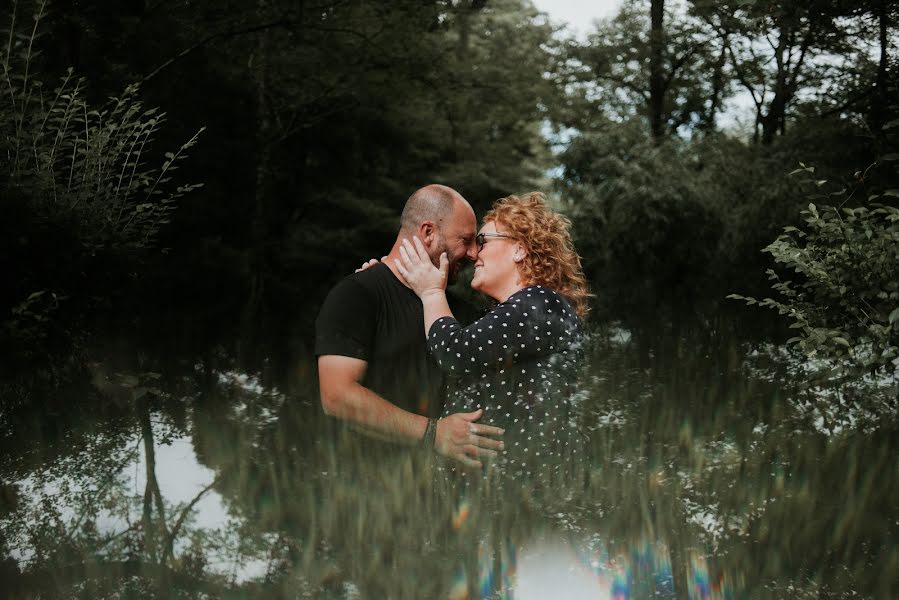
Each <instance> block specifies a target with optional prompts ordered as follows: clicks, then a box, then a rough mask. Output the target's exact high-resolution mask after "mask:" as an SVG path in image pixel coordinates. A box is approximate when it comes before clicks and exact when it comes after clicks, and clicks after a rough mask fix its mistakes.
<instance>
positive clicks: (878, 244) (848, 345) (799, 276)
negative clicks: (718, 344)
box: [729, 157, 899, 375]
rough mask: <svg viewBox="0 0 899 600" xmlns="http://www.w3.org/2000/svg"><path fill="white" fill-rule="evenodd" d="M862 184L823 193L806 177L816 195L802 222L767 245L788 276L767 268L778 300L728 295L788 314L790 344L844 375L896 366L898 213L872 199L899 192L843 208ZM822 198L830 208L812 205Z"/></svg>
mask: <svg viewBox="0 0 899 600" xmlns="http://www.w3.org/2000/svg"><path fill="white" fill-rule="evenodd" d="M885 158H886V157H885ZM874 166H875V165H872V167H871V168H873V167H874ZM869 170H870V168H869ZM794 173H798V174H803V175H809V176H814V174H815V169H814V167H807V166H805V165H802V166H801V168H800V169H798V170H797V171H795V172H794ZM863 181H864V175H863V174H859V181H858V182H857V184H856V186H854V187H853V188H848V189H847V188H843V189H839V190H837V191H833V192H830V193H825V192H823V191H822V190H826V189H827V186H828V182H827V181H826V180H821V179H819V180H815V179H811V180H809V181H808V183H809V184H811V186H812V187H813V190H814V191H812V192H811V193H810V194H809V195H808V199H809V200H812V202H810V203H809V204H808V208H807V209H806V210H804V211H802V216H803V220H804V223H805V224H804V225H803V226H801V227H794V226H788V227H785V228H784V233H783V234H782V235H780V236H779V237H778V238H777V239H776V240H775V241H774V242H772V243H771V244H769V245H768V246H767V247H766V248H765V252H767V253H768V254H770V255H771V256H772V258H773V259H774V261H775V262H776V263H777V264H778V265H781V266H782V267H783V270H784V271H792V273H793V275H792V276H791V278H790V279H786V275H781V274H778V273H777V272H776V271H774V270H769V271H768V274H769V278H770V279H771V281H772V282H773V284H772V288H773V289H774V291H776V292H777V293H778V298H764V299H762V300H758V299H756V298H753V297H744V296H741V295H739V294H731V295H730V296H729V297H730V298H734V299H738V300H744V301H746V303H747V304H758V305H760V306H764V307H767V308H771V309H774V310H777V311H778V312H779V313H780V314H782V315H786V316H787V317H789V318H790V319H791V321H792V324H791V325H790V327H791V328H793V329H795V330H796V333H797V335H796V336H794V337H793V338H791V339H790V340H789V341H790V343H794V344H796V345H797V346H798V347H799V348H800V349H801V350H802V351H803V352H805V353H806V354H807V355H809V356H818V357H823V358H828V359H835V361H836V365H837V367H836V370H837V372H838V374H847V375H853V374H861V373H866V372H871V371H875V370H879V369H883V370H886V371H888V372H891V371H893V370H895V368H896V366H897V364H899V359H897V356H899V277H897V273H899V209H897V208H896V207H895V206H892V205H890V204H883V203H880V202H874V201H875V200H882V201H884V202H890V201H892V202H895V201H894V200H893V199H894V198H899V189H886V190H884V191H882V192H881V193H879V194H871V195H870V196H868V205H867V206H854V207H847V206H846V205H847V204H848V203H849V202H850V200H852V199H853V197H854V196H855V195H856V194H857V193H858V194H862V193H863V192H861V189H860V188H861V186H862V183H863ZM821 201H824V202H829V203H830V204H826V205H822V204H816V203H815V202H821Z"/></svg>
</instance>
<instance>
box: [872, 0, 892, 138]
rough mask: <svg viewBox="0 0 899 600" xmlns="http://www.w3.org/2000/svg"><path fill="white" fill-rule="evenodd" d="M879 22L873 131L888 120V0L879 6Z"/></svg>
mask: <svg viewBox="0 0 899 600" xmlns="http://www.w3.org/2000/svg"><path fill="white" fill-rule="evenodd" d="M877 20H878V24H879V25H880V63H879V64H878V65H877V79H876V81H875V83H874V95H873V97H872V98H871V116H870V117H869V119H870V122H871V129H872V130H874V131H879V130H880V128H881V127H882V126H883V123H884V121H885V120H886V108H887V107H886V103H887V66H888V56H887V50H888V49H889V43H890V42H889V36H888V28H889V24H888V18H887V0H880V3H879V4H878V6H877Z"/></svg>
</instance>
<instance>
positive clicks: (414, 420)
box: [318, 355, 503, 466]
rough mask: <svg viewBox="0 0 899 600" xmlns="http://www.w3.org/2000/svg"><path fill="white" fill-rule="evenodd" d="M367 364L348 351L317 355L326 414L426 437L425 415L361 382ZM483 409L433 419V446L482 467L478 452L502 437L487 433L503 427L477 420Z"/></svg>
mask: <svg viewBox="0 0 899 600" xmlns="http://www.w3.org/2000/svg"><path fill="white" fill-rule="evenodd" d="M367 367H368V363H367V362H366V361H364V360H361V359H358V358H350V357H348V356H337V355H324V356H320V357H319V359H318V376H319V386H320V390H321V402H322V408H323V409H324V411H325V413H326V414H328V415H331V416H333V417H336V418H338V419H341V420H344V421H348V422H350V423H353V424H354V425H357V426H359V427H361V428H363V429H365V430H369V431H372V432H376V433H378V434H380V435H383V436H387V437H389V438H390V439H393V440H396V441H398V442H402V443H406V444H416V443H418V442H419V441H421V439H422V438H423V437H424V433H425V429H426V428H427V426H428V419H427V418H426V417H423V416H421V415H416V414H414V413H411V412H408V411H405V410H403V409H401V408H399V407H398V406H396V405H394V404H392V403H391V402H389V401H388V400H386V399H384V398H383V397H381V396H379V395H378V394H376V393H375V392H373V391H371V390H370V389H368V388H366V387H365V386H363V385H362V384H361V383H360V381H362V377H363V376H364V375H365V370H366V368H367ZM482 414H483V411H480V410H478V411H475V412H472V413H456V414H453V415H449V416H447V417H444V418H442V419H440V420H439V421H438V422H437V436H436V439H435V444H434V446H435V448H436V449H437V451H438V452H440V453H441V454H443V455H444V456H450V457H452V458H455V459H456V460H458V461H460V462H462V463H465V464H467V465H470V466H481V463H480V461H478V460H477V458H478V457H489V456H493V455H495V454H496V451H497V450H502V447H503V444H502V442H501V441H499V440H496V439H492V438H490V437H486V436H494V437H496V436H501V435H502V434H503V430H502V429H500V428H498V427H493V426H491V425H482V424H476V423H474V421H476V420H477V419H479V418H480V417H481V415H482Z"/></svg>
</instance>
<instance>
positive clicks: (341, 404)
mask: <svg viewBox="0 0 899 600" xmlns="http://www.w3.org/2000/svg"><path fill="white" fill-rule="evenodd" d="M367 367H368V363H367V362H366V361H364V360H361V359H358V358H350V357H348V356H337V355H325V356H320V357H319V359H318V378H319V386H320V389H321V401H322V408H323V409H324V411H325V413H326V414H328V415H331V416H332V417H336V418H338V419H341V420H343V421H348V422H350V423H353V424H355V425H359V426H361V427H364V428H366V429H371V430H373V431H376V432H378V433H381V434H384V435H386V436H389V437H390V438H391V439H394V440H396V441H400V442H406V443H409V444H412V443H415V442H417V441H419V440H421V438H422V437H423V436H424V433H425V428H427V426H428V420H427V418H425V417H423V416H421V415H416V414H413V413H410V412H408V411H405V410H403V409H401V408H399V407H398V406H396V405H394V404H392V403H391V402H388V401H387V400H385V399H384V398H382V397H381V396H379V395H378V394H376V393H374V392H373V391H371V390H370V389H368V388H367V387H365V386H363V385H362V384H361V383H359V382H360V381H362V376H363V375H365V370H366V368H367Z"/></svg>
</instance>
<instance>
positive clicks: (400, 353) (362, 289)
mask: <svg viewBox="0 0 899 600" xmlns="http://www.w3.org/2000/svg"><path fill="white" fill-rule="evenodd" d="M453 304H454V305H455V304H457V303H456V302H453ZM453 308H457V309H458V308H459V307H458V306H454V307H453ZM463 312H465V311H464V308H463ZM324 354H336V355H340V356H349V357H351V358H358V359H361V360H364V361H367V362H368V368H367V369H366V372H365V377H364V379H363V381H362V382H361V383H362V385H364V386H365V387H367V388H368V389H370V390H372V391H373V392H375V393H377V394H378V395H380V396H382V397H383V398H384V399H386V400H387V401H389V402H391V403H392V404H394V405H396V406H398V407H399V408H402V409H403V410H407V411H410V412H414V413H417V414H420V415H425V416H433V417H437V416H439V415H440V410H441V408H442V406H443V374H442V372H441V371H440V369H439V368H438V367H437V365H436V364H435V363H434V361H433V360H432V359H431V357H430V356H429V355H428V350H427V340H426V338H425V332H424V314H423V310H422V306H421V300H419V298H418V296H416V295H415V292H413V291H412V290H410V289H409V288H407V287H406V286H405V285H403V284H402V283H400V281H399V280H398V279H397V278H396V276H395V275H394V274H393V272H392V271H391V270H390V269H389V268H388V267H387V266H386V265H384V264H377V265H374V266H372V267H370V268H368V269H366V270H364V271H361V272H359V273H354V274H352V275H349V276H348V277H345V278H344V279H343V280H341V281H340V282H339V283H338V284H337V285H336V286H334V288H333V289H332V290H331V292H330V293H329V294H328V297H327V298H326V299H325V302H324V304H323V305H322V308H321V311H320V312H319V314H318V318H317V319H316V321H315V355H316V356H322V355H324Z"/></svg>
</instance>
